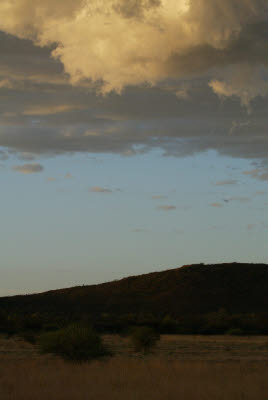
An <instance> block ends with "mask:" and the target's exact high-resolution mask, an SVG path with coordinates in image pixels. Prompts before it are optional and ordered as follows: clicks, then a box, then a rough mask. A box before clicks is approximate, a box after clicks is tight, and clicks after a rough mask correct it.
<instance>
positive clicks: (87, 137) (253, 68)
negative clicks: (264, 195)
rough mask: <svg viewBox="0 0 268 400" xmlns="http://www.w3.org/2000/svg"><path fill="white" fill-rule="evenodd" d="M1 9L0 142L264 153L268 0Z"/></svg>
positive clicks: (118, 0) (59, 149) (128, 150)
mask: <svg viewBox="0 0 268 400" xmlns="http://www.w3.org/2000/svg"><path fill="white" fill-rule="evenodd" d="M55 3H56V4H55ZM0 15H1V20H0V30H1V31H2V32H0V53H1V59H0V86H1V87H0V101H1V110H0V146H1V147H5V148H8V149H9V150H13V151H17V152H26V153H31V154H49V155H51V154H59V153H65V152H66V153H72V152H90V153H106V152H112V153H117V154H121V155H125V156H131V155H136V154H139V153H144V152H146V151H149V150H151V149H154V148H155V149H159V148H161V149H162V150H163V153H164V155H166V156H176V157H180V156H186V155H192V154H195V153H198V152H206V151H210V150H216V151H217V152H218V153H219V154H223V155H228V156H231V157H239V158H247V159H261V160H263V159H267V158H268V153H267V148H268V132H267V124H268V116H267V106H268V96H267V82H268V78H267V76H268V73H267V70H268V4H267V2H266V1H264V0H247V1H244V0H226V1H224V2H223V1H221V0H214V1H212V0H198V1H189V2H188V1H184V0H176V1H175V0H162V1H160V0H135V1H134V0H131V1H129V0H128V1H127V0H91V1H89V0H77V1H75V2H74V1H71V0H58V1H57V2H55V1H54V2H53V1H52V0H42V1H41V0H20V1H11V0H2V1H1V2H0ZM126 37H127V38H128V40H126ZM100 93H102V94H104V95H105V96H99V94H100ZM118 93H120V96H119V95H118ZM96 94H97V95H96ZM222 99H225V101H222ZM241 104H242V106H243V107H241ZM245 107H246V109H247V110H250V111H251V115H250V121H249V116H248V115H247V113H246V110H244V108H245ZM262 179H263V180H266V176H265V175H264V176H263V178H262Z"/></svg>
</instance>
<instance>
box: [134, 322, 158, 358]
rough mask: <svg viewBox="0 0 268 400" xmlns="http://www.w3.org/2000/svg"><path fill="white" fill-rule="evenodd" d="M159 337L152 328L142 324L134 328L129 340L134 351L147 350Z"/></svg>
mask: <svg viewBox="0 0 268 400" xmlns="http://www.w3.org/2000/svg"><path fill="white" fill-rule="evenodd" d="M159 339H160V335H159V334H158V333H156V332H155V331H154V330H153V329H152V328H149V327H146V326H143V327H139V328H135V329H134V330H133V331H132V333H131V335H130V340H131V342H132V345H133V347H134V350H135V351H142V352H144V353H147V352H149V351H150V350H151V349H152V348H153V347H154V346H155V345H156V343H157V341H158V340H159Z"/></svg>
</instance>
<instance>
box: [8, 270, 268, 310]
mask: <svg viewBox="0 0 268 400" xmlns="http://www.w3.org/2000/svg"><path fill="white" fill-rule="evenodd" d="M220 308H225V309H226V310H227V311H228V312H229V313H261V312H267V311H268V265H266V264H239V263H233V264H216V265H203V264H198V265H188V266H187V265H186V266H183V267H181V268H176V269H170V270H167V271H163V272H154V273H149V274H145V275H139V276H132V277H129V278H124V279H121V280H118V281H113V282H108V283H103V284H100V285H91V286H79V287H73V288H69V289H61V290H54V291H49V292H45V293H41V294H34V295H26V296H25V295H23V296H12V297H2V298H0V310H1V309H2V310H5V309H6V310H8V311H12V312H14V311H16V312H53V313H57V312H59V313H60V312H64V311H68V312H72V313H73V312H74V313H77V314H83V313H87V314H90V315H98V314H101V313H102V314H103V313H108V314H109V315H113V314H114V315H125V314H131V313H135V314H138V313H151V314H153V315H156V316H163V315H166V314H169V315H171V316H173V317H177V316H182V315H186V314H188V315H189V314H204V313H209V312H213V311H217V310H219V309H220Z"/></svg>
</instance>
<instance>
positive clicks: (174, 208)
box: [157, 204, 176, 211]
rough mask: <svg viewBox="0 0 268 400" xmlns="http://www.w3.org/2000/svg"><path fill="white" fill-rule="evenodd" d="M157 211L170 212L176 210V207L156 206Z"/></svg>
mask: <svg viewBox="0 0 268 400" xmlns="http://www.w3.org/2000/svg"><path fill="white" fill-rule="evenodd" d="M157 209H158V210H163V211H172V210H176V206H172V205H168V204H167V205H162V206H158V207H157Z"/></svg>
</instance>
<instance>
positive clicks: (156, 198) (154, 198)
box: [152, 194, 168, 200]
mask: <svg viewBox="0 0 268 400" xmlns="http://www.w3.org/2000/svg"><path fill="white" fill-rule="evenodd" d="M167 198H168V196H165V195H163V194H160V195H155V196H152V199H153V200H162V199H167Z"/></svg>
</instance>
